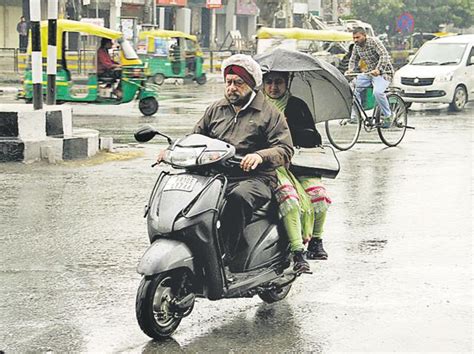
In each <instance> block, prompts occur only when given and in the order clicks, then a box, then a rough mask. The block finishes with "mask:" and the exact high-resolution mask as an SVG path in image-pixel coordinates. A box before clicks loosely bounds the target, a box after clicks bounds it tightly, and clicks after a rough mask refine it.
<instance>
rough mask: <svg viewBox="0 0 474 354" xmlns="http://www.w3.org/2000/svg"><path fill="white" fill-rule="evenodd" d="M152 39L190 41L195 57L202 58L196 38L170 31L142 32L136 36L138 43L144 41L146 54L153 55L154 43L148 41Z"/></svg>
mask: <svg viewBox="0 0 474 354" xmlns="http://www.w3.org/2000/svg"><path fill="white" fill-rule="evenodd" d="M154 38H161V39H163V40H170V39H172V38H184V39H187V40H190V41H191V42H193V43H194V47H195V48H194V50H195V51H196V55H197V56H202V52H201V49H200V47H199V43H198V40H197V37H196V36H194V35H192V34H188V33H184V32H181V31H171V30H149V31H142V32H140V33H139V34H138V40H139V41H142V42H144V41H146V43H143V45H144V46H146V52H147V53H149V54H152V53H155V45H156V43H155V41H154V40H150V39H154Z"/></svg>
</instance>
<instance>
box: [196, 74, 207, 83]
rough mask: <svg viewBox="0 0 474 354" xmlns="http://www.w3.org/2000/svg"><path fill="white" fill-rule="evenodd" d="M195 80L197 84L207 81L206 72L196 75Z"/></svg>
mask: <svg viewBox="0 0 474 354" xmlns="http://www.w3.org/2000/svg"><path fill="white" fill-rule="evenodd" d="M196 82H197V83H198V84H199V85H204V84H205V83H206V82H207V77H206V74H202V75H201V76H199V77H197V78H196Z"/></svg>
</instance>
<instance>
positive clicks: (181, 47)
mask: <svg viewBox="0 0 474 354" xmlns="http://www.w3.org/2000/svg"><path fill="white" fill-rule="evenodd" d="M137 52H138V54H139V56H140V59H141V60H142V61H143V62H145V63H147V66H146V69H145V74H146V75H147V77H149V78H151V80H152V81H153V82H154V83H155V84H157V85H161V84H162V83H163V81H164V80H165V79H166V78H183V79H191V80H194V81H196V82H197V83H198V84H200V85H203V84H205V83H206V80H207V79H206V74H205V73H204V71H203V62H204V59H203V54H202V51H201V49H200V47H199V43H198V41H197V38H196V36H193V35H190V34H186V33H184V32H179V31H168V30H150V31H142V32H140V33H139V34H138V45H137Z"/></svg>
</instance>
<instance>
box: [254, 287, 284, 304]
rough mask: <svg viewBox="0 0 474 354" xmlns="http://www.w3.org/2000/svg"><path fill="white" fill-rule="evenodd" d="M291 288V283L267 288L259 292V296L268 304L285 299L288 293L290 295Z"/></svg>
mask: <svg viewBox="0 0 474 354" xmlns="http://www.w3.org/2000/svg"><path fill="white" fill-rule="evenodd" d="M290 289H291V284H288V285H286V286H283V287H281V288H277V289H272V290H267V291H265V292H262V293H260V294H258V296H259V297H260V299H262V300H263V301H265V302H266V303H267V304H272V303H274V302H277V301H280V300H283V299H284V298H285V297H286V295H288V293H289V292H290Z"/></svg>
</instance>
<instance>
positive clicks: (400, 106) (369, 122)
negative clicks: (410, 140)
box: [325, 74, 415, 151]
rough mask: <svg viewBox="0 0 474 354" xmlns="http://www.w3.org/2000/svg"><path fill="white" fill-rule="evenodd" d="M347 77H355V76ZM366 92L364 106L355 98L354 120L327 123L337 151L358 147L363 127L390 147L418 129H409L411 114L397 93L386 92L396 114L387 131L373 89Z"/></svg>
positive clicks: (330, 140) (330, 139) (331, 141)
mask: <svg viewBox="0 0 474 354" xmlns="http://www.w3.org/2000/svg"><path fill="white" fill-rule="evenodd" d="M354 75H358V74H354ZM348 76H353V74H350V75H348ZM364 88H365V90H364V92H365V93H366V100H365V102H364V105H362V104H361V103H360V102H359V100H357V99H356V97H355V95H353V100H352V107H353V108H352V109H353V111H355V114H356V117H355V118H354V117H352V118H350V119H333V120H327V121H326V123H325V128H326V135H327V137H328V140H329V142H330V143H331V144H332V145H333V146H334V147H335V148H336V149H338V150H341V151H345V150H349V149H350V148H351V147H353V146H354V145H355V143H356V142H357V140H358V139H359V135H360V131H361V128H362V125H363V126H364V130H365V131H366V132H371V131H373V130H375V129H376V130H377V133H378V135H379V137H380V139H381V140H382V142H383V143H384V144H385V145H387V146H389V147H392V146H397V145H398V144H400V142H401V141H402V140H403V137H404V136H405V132H406V130H407V129H415V128H413V127H409V126H408V125H407V123H408V114H407V107H406V104H405V102H404V101H403V99H402V98H401V96H400V95H399V94H398V93H397V92H396V91H395V90H393V89H389V90H388V92H387V100H388V102H389V105H390V109H391V111H392V113H394V114H393V115H392V120H391V121H390V125H389V126H388V127H384V124H383V121H382V120H381V110H380V107H379V106H378V105H374V103H373V102H374V96H373V93H372V90H371V88H372V85H370V86H367V87H364ZM371 109H372V115H371V116H370V117H369V116H368V114H367V112H369V111H370V110H371Z"/></svg>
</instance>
